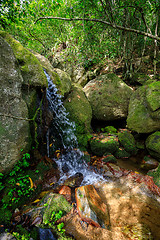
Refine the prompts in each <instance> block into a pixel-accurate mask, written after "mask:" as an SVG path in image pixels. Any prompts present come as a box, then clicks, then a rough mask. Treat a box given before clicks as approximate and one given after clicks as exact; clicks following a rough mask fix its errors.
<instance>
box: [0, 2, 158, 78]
mask: <svg viewBox="0 0 160 240" xmlns="http://www.w3.org/2000/svg"><path fill="white" fill-rule="evenodd" d="M0 9H1V10H0V14H1V16H0V28H1V29H5V31H8V32H9V33H11V34H12V35H13V36H14V37H15V38H16V39H17V40H19V41H20V42H21V43H22V44H23V45H24V46H25V47H27V48H31V49H33V50H35V51H37V52H39V53H41V54H43V55H45V56H49V55H50V54H54V52H55V51H56V50H57V49H58V46H59V45H60V44H64V43H65V44H66V46H67V54H69V55H70V56H74V60H76V61H78V62H81V63H83V65H84V66H85V67H89V66H91V65H94V64H97V63H100V62H102V63H103V62H104V61H105V59H111V58H120V59H121V60H122V61H124V63H125V68H126V71H125V78H130V77H131V76H132V74H133V72H134V66H133V62H134V58H135V57H139V58H141V60H143V56H145V55H146V54H147V51H149V50H150V49H151V51H150V54H151V55H152V56H151V57H152V61H153V73H154V74H155V75H156V74H157V68H156V66H157V64H158V62H159V56H158V50H159V46H160V44H159V43H160V18H159V15H160V2H159V0H147V1H146V0H45V1H44V0H21V1H20V0H1V1H0ZM73 19H74V20H73ZM78 19H79V20H78ZM72 59H73V58H72ZM138 70H139V69H138Z"/></svg>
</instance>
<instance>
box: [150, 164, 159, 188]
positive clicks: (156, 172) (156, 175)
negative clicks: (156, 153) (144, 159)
mask: <svg viewBox="0 0 160 240" xmlns="http://www.w3.org/2000/svg"><path fill="white" fill-rule="evenodd" d="M147 174H148V175H149V176H151V177H153V180H154V182H155V184H156V185H157V186H158V187H160V164H159V166H158V167H157V168H156V169H154V170H151V171H149V172H148V173H147Z"/></svg>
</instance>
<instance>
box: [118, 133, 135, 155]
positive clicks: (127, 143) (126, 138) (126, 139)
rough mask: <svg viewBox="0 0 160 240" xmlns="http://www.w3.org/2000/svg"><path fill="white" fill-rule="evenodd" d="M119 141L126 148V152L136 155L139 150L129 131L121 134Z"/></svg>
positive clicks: (119, 134)
mask: <svg viewBox="0 0 160 240" xmlns="http://www.w3.org/2000/svg"><path fill="white" fill-rule="evenodd" d="M118 140H119V142H120V144H121V145H122V146H123V147H124V150H126V151H127V152H128V153H130V154H131V155H136V153H137V148H136V143H135V139H134V137H133V135H132V134H131V133H130V132H128V131H127V130H124V131H121V132H119V133H118Z"/></svg>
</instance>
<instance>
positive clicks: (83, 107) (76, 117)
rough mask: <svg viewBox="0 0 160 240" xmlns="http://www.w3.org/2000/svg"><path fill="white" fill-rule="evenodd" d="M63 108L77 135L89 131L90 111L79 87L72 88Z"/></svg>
mask: <svg viewBox="0 0 160 240" xmlns="http://www.w3.org/2000/svg"><path fill="white" fill-rule="evenodd" d="M64 106H65V108H66V110H67V111H68V112H69V115H68V117H69V119H70V120H71V121H74V122H75V123H76V126H77V132H78V134H84V133H86V132H88V131H90V129H91V119H92V109H91V106H90V104H89V102H88V99H87V98H86V96H85V94H84V92H83V89H82V88H81V87H80V86H78V85H74V86H72V91H71V93H70V94H69V96H68V97H67V99H66V100H65V101H64Z"/></svg>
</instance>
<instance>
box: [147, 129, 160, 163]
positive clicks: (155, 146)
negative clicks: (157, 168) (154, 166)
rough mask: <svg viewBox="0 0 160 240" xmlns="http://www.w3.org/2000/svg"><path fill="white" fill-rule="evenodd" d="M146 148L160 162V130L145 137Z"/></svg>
mask: <svg viewBox="0 0 160 240" xmlns="http://www.w3.org/2000/svg"><path fill="white" fill-rule="evenodd" d="M146 148H147V150H148V152H149V153H150V155H151V156H153V157H155V158H157V160H158V161H159V162H160V132H155V133H153V134H151V135H150V136H149V137H148V138H147V139H146Z"/></svg>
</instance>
